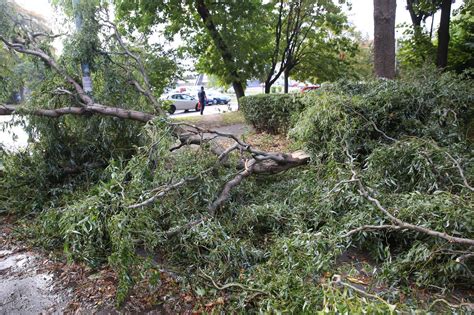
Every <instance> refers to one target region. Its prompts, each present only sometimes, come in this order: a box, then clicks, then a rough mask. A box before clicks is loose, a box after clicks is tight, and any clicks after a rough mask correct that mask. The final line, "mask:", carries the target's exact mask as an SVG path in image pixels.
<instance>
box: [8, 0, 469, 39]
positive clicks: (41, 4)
mask: <svg viewBox="0 0 474 315" xmlns="http://www.w3.org/2000/svg"><path fill="white" fill-rule="evenodd" d="M15 1H16V3H18V4H19V5H21V6H22V7H24V8H25V9H28V10H31V11H34V12H37V13H39V14H41V15H43V16H44V17H45V18H46V19H47V20H48V21H52V23H54V10H53V8H52V6H51V4H50V3H49V1H48V0H15ZM351 2H352V10H351V11H349V12H348V16H349V20H350V21H351V22H352V23H353V25H354V26H355V27H356V28H357V29H358V30H359V31H360V32H361V33H362V36H363V37H368V38H373V33H374V19H373V0H352V1H351ZM461 2H462V1H461V0H456V1H455V3H454V4H453V9H456V8H458V7H459V6H460V3H461ZM405 5H406V0H397V13H396V24H401V23H404V22H408V23H409V22H410V14H409V13H408V11H407V10H406V9H405ZM437 21H439V15H436V16H435V25H437ZM429 22H431V21H429ZM396 36H397V37H400V36H401V31H400V30H398V31H397V35H396Z"/></svg>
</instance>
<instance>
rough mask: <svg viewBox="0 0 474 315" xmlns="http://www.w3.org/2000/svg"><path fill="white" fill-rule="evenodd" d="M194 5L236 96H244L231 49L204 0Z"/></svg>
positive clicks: (199, 0) (242, 85)
mask: <svg viewBox="0 0 474 315" xmlns="http://www.w3.org/2000/svg"><path fill="white" fill-rule="evenodd" d="M195 7H196V10H197V12H198V13H199V16H200V17H201V19H202V22H203V24H204V26H205V28H206V29H207V32H208V33H209V35H210V36H211V38H212V41H213V42H214V44H215V45H216V47H217V49H218V50H219V52H220V54H221V57H222V60H223V61H224V65H225V67H226V70H227V71H228V73H229V74H230V76H231V77H232V86H233V87H234V91H235V95H236V96H237V100H238V99H239V98H241V97H242V96H245V90H244V84H243V82H242V80H241V78H240V76H239V73H238V71H237V69H238V66H237V65H236V64H235V60H234V56H233V55H232V52H231V50H230V49H229V47H228V46H227V43H226V42H225V40H224V39H223V38H222V36H221V34H220V33H219V30H218V29H217V27H216V25H215V24H214V22H213V21H212V16H211V13H210V12H209V9H208V8H207V6H206V4H205V2H204V0H196V1H195Z"/></svg>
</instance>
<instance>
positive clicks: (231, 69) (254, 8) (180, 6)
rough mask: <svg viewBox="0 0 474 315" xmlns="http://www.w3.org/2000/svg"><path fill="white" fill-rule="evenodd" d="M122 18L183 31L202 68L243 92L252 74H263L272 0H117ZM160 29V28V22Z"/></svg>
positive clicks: (171, 31)
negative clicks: (267, 2) (269, 0)
mask: <svg viewBox="0 0 474 315" xmlns="http://www.w3.org/2000/svg"><path fill="white" fill-rule="evenodd" d="M116 3H117V7H118V13H119V14H118V18H119V20H121V21H124V22H126V23H127V24H128V25H132V26H134V27H136V28H138V29H140V30H142V31H144V30H145V31H151V30H152V29H153V27H155V26H157V25H160V26H164V27H163V28H164V34H165V36H166V37H168V38H172V37H173V36H174V35H176V34H179V35H180V36H181V38H182V39H183V40H184V41H185V43H186V46H185V49H186V50H187V51H188V52H190V53H191V55H193V56H194V57H196V58H197V59H198V63H197V68H198V70H200V71H202V72H204V73H208V74H214V75H216V76H217V77H219V79H220V80H221V81H222V82H224V83H226V84H231V85H232V86H233V88H234V90H235V93H236V95H237V98H240V97H242V96H244V95H245V93H244V89H245V84H246V81H247V80H248V79H251V78H254V77H257V76H259V75H260V74H261V73H262V71H263V66H264V64H265V58H263V55H262V54H260V53H259V52H260V51H262V49H263V48H264V47H267V46H268V45H267V44H266V43H267V41H268V36H267V32H265V31H264V29H263V28H264V25H265V23H262V19H265V17H266V16H267V9H268V5H262V3H261V1H260V0H244V1H228V2H222V1H208V0H186V1H181V0H172V1H168V2H167V3H164V2H161V1H140V2H138V1H132V0H117V1H116ZM155 29H156V28H155Z"/></svg>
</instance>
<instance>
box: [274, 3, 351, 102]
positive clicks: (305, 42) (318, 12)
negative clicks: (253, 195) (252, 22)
mask: <svg viewBox="0 0 474 315" xmlns="http://www.w3.org/2000/svg"><path fill="white" fill-rule="evenodd" d="M273 5H274V11H275V12H276V13H275V14H274V16H275V18H274V19H275V20H274V21H273V22H272V23H271V25H270V28H274V30H273V32H274V39H273V43H272V50H273V52H272V53H271V61H270V66H269V67H268V68H267V70H266V74H265V93H270V88H271V86H272V85H273V84H274V83H275V82H276V81H277V80H278V79H279V78H280V76H281V75H284V78H285V88H284V91H285V93H288V81H289V77H290V74H291V72H292V71H294V70H295V69H296V68H297V66H299V65H300V64H302V63H303V61H305V60H306V61H308V60H311V59H314V58H315V55H314V54H315V52H317V54H318V58H319V57H321V56H325V57H327V56H334V55H338V54H339V51H337V52H336V53H334V49H335V48H336V49H337V47H336V46H338V44H336V42H338V43H339V44H340V43H341V41H340V39H341V37H342V36H341V32H342V30H343V29H344V28H346V27H347V25H346V23H345V22H346V17H345V15H344V14H343V13H342V10H341V8H340V7H339V6H338V5H337V4H335V3H334V1H332V0H331V1H318V0H290V1H284V0H280V1H274V4H273ZM324 59H326V62H332V61H333V59H332V58H331V57H330V58H329V59H327V58H324ZM310 64H311V62H310ZM310 66H313V65H310ZM302 67H303V66H302Z"/></svg>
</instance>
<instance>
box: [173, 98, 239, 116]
mask: <svg viewBox="0 0 474 315" xmlns="http://www.w3.org/2000/svg"><path fill="white" fill-rule="evenodd" d="M236 110H237V101H234V100H232V101H231V102H230V103H229V104H227V105H210V106H209V105H208V106H206V107H205V108H204V115H214V114H222V113H225V112H233V111H236ZM200 114H201V112H196V111H194V110H189V112H187V113H185V112H184V111H182V110H177V111H176V112H175V113H174V114H173V115H170V116H171V117H176V118H179V117H189V116H198V115H200Z"/></svg>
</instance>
